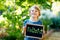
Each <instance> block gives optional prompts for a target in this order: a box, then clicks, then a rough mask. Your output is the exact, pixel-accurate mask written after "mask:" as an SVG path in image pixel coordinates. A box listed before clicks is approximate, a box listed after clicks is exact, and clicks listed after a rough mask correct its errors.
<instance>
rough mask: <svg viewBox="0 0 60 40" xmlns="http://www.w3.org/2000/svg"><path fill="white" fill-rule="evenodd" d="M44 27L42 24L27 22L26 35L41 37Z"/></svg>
mask: <svg viewBox="0 0 60 40" xmlns="http://www.w3.org/2000/svg"><path fill="white" fill-rule="evenodd" d="M43 31H44V27H43V25H36V24H27V25H26V36H28V37H32V38H42V36H43Z"/></svg>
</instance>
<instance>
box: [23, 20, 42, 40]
mask: <svg viewBox="0 0 60 40" xmlns="http://www.w3.org/2000/svg"><path fill="white" fill-rule="evenodd" d="M26 24H38V25H42V22H41V21H40V20H38V21H35V22H33V21H31V20H30V19H27V20H25V21H24V27H26ZM24 40H39V39H36V38H29V37H25V38H24Z"/></svg>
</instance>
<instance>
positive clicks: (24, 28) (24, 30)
mask: <svg viewBox="0 0 60 40" xmlns="http://www.w3.org/2000/svg"><path fill="white" fill-rule="evenodd" d="M22 33H23V35H24V36H25V34H26V27H23V31H22Z"/></svg>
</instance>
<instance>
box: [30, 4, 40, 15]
mask: <svg viewBox="0 0 60 40" xmlns="http://www.w3.org/2000/svg"><path fill="white" fill-rule="evenodd" d="M32 8H35V9H37V10H38V11H39V16H40V8H39V6H38V5H33V6H32V7H30V8H29V12H30V11H31V9H32Z"/></svg>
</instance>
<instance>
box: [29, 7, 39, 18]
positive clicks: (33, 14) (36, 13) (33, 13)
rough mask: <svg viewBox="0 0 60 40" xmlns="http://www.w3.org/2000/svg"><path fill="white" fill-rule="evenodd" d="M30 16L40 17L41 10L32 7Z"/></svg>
mask: <svg viewBox="0 0 60 40" xmlns="http://www.w3.org/2000/svg"><path fill="white" fill-rule="evenodd" d="M30 16H31V17H38V16H39V11H38V10H37V9H35V8H32V9H31V11H30Z"/></svg>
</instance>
